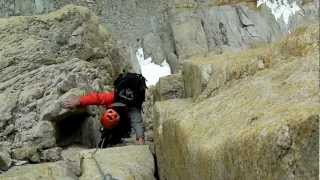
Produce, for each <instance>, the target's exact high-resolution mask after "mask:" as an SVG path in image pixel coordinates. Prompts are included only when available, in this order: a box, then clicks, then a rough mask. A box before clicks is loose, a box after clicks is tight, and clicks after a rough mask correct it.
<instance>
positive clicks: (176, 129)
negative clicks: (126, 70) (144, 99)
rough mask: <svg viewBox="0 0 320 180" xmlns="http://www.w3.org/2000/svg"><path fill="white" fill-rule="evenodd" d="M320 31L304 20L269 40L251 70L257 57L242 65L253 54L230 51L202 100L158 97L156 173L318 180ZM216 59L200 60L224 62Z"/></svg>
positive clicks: (178, 176) (167, 176) (180, 176)
mask: <svg viewBox="0 0 320 180" xmlns="http://www.w3.org/2000/svg"><path fill="white" fill-rule="evenodd" d="M318 33H319V29H318V25H314V26H309V27H306V28H301V29H299V30H297V32H295V33H293V34H291V35H290V36H289V37H288V38H286V39H285V40H283V41H282V42H280V43H277V44H274V45H273V47H271V50H272V51H271V52H270V55H271V56H270V58H269V60H268V61H264V66H265V68H263V69H261V70H259V71H256V72H255V71H251V70H250V67H251V65H252V66H253V70H254V69H257V68H256V66H257V64H256V63H249V65H246V67H247V68H245V69H247V70H246V71H243V70H240V69H242V68H243V67H242V65H240V64H241V63H240V62H245V64H246V63H248V62H250V61H251V60H250V58H248V60H241V59H242V55H239V57H240V59H239V61H238V59H237V58H236V57H235V58H234V59H232V62H233V63H232V62H230V63H231V64H230V65H231V66H229V68H226V69H225V70H223V69H220V71H219V72H221V73H222V75H223V76H212V77H210V78H209V80H208V81H209V82H208V87H207V88H211V90H210V92H211V93H208V94H207V95H206V96H205V97H204V98H203V99H201V101H196V102H194V101H193V100H192V99H191V98H190V99H174V100H168V101H159V102H156V105H155V115H154V116H155V122H154V135H155V146H156V154H157V162H158V167H159V175H160V179H191V180H192V179H195V180H196V179H203V180H206V179H218V180H220V179H221V180H223V179H246V180H251V179H252V180H254V179H312V180H316V179H318V175H319V173H318V172H319V171H318V170H319V169H318V168H319V161H318V158H315V157H318V153H319V119H320V117H319V107H320V104H319V97H318V92H319V87H318V81H319V79H318V73H319V59H318V57H319V51H318V48H319V45H318V42H317V39H316V38H314V37H316V36H317V34H318ZM244 53H251V52H250V51H247V52H244ZM215 57H216V56H208V57H207V58H204V59H202V60H203V61H201V60H199V59H198V62H199V64H201V62H203V63H204V64H206V63H209V62H211V63H213V64H214V65H217V64H218V63H221V61H222V60H221V61H220V60H219V59H216V58H215ZM225 57H229V56H228V55H226V56H225ZM217 61H218V62H217ZM224 61H228V59H224ZM230 61H231V60H230ZM239 63H240V64H239ZM232 64H233V65H232ZM239 65H240V66H239ZM212 67H214V68H218V67H221V68H225V66H212ZM232 69H234V70H236V69H238V70H236V71H234V72H235V73H231V74H230V75H231V76H229V75H228V72H229V70H232ZM232 71H233V70H232ZM232 71H230V72H232ZM236 72H237V73H236ZM240 72H250V73H248V74H247V75H243V76H241V74H242V73H240ZM226 77H229V80H230V81H229V82H228V83H223V81H224V79H228V78H226ZM219 78H222V79H221V80H217V79H219ZM211 81H213V82H212V83H210V82H211ZM214 82H221V83H219V84H218V85H217V84H216V83H214ZM211 86H212V87H211Z"/></svg>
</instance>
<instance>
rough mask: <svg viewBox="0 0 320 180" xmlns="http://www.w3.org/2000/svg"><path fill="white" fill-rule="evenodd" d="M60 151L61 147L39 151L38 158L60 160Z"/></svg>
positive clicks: (50, 160)
mask: <svg viewBox="0 0 320 180" xmlns="http://www.w3.org/2000/svg"><path fill="white" fill-rule="evenodd" d="M61 152H62V148H60V147H55V148H50V149H46V150H43V151H42V152H41V155H40V159H41V160H42V161H49V162H52V161H58V160H61V158H62V157H61Z"/></svg>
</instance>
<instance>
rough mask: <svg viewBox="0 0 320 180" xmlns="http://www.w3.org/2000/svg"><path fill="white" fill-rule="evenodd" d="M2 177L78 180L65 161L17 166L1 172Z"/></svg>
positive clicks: (0, 177) (26, 179)
mask: <svg viewBox="0 0 320 180" xmlns="http://www.w3.org/2000/svg"><path fill="white" fill-rule="evenodd" d="M0 179H15V180H35V179H59V180H60V179H61V180H76V179H78V178H77V176H76V175H75V174H73V173H72V171H70V169H68V167H67V166H66V165H65V164H63V162H55V163H43V164H32V165H24V166H16V167H13V168H11V169H10V170H9V171H7V172H4V173H2V174H0Z"/></svg>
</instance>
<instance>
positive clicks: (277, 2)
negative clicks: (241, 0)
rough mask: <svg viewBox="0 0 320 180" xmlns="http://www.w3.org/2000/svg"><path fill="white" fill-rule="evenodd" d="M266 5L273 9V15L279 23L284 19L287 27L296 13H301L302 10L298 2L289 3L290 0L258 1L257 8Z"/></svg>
mask: <svg viewBox="0 0 320 180" xmlns="http://www.w3.org/2000/svg"><path fill="white" fill-rule="evenodd" d="M262 4H265V5H266V6H267V7H269V8H270V9H271V12H272V14H273V15H274V17H275V18H276V20H277V21H279V20H280V19H282V20H283V21H284V22H285V23H286V25H288V24H289V19H290V17H291V16H293V15H294V14H295V13H296V12H298V11H300V10H301V8H300V7H299V6H298V5H297V3H296V2H291V3H289V2H288V0H258V1H257V7H259V6H261V5H262Z"/></svg>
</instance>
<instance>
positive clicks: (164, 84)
mask: <svg viewBox="0 0 320 180" xmlns="http://www.w3.org/2000/svg"><path fill="white" fill-rule="evenodd" d="M184 95H185V92H184V83H183V79H182V76H181V74H172V75H169V76H166V77H162V78H160V79H159V82H158V83H157V84H156V87H155V89H154V100H155V101H164V100H167V99H178V98H184Z"/></svg>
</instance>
